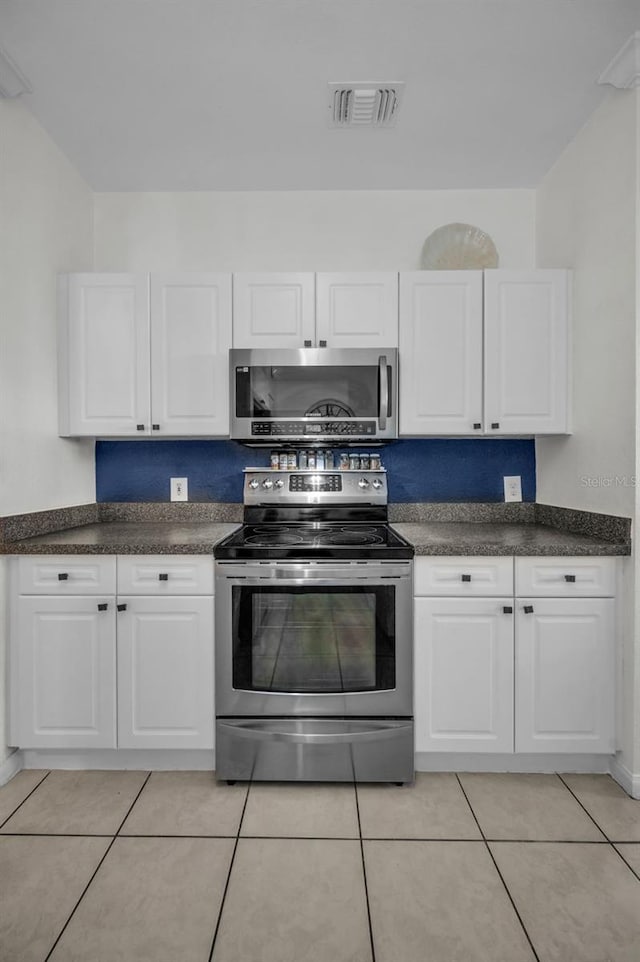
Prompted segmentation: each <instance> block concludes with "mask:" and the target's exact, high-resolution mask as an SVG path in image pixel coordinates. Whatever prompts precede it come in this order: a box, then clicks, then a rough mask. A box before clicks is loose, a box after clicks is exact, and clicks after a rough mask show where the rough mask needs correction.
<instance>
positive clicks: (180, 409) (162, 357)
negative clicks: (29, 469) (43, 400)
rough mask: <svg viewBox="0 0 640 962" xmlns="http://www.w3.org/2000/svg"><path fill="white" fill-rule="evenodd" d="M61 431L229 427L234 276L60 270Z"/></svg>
mask: <svg viewBox="0 0 640 962" xmlns="http://www.w3.org/2000/svg"><path fill="white" fill-rule="evenodd" d="M58 330H59V335H58V344H59V410H60V416H59V417H60V434H61V435H62V436H63V437H64V436H88V437H126V436H128V435H131V436H135V437H141V436H142V437H144V436H147V435H153V436H171V437H193V436H201V437H208V436H219V435H226V434H228V433H229V399H228V391H229V387H228V384H229V375H228V351H229V347H230V346H231V275H230V274H166V275H165V274H161V275H152V276H151V283H149V276H148V275H146V274H144V275H135V274H69V275H66V276H63V277H61V278H60V315H59V328H58Z"/></svg>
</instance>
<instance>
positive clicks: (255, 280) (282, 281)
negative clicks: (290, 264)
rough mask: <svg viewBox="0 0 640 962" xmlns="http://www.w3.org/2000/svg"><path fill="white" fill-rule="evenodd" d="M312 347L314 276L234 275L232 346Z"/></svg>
mask: <svg viewBox="0 0 640 962" xmlns="http://www.w3.org/2000/svg"><path fill="white" fill-rule="evenodd" d="M305 341H309V344H307V347H312V346H313V345H314V342H315V274H311V273H307V274H299V273H298V274H275V273H269V274H234V275H233V346H234V347H241V348H254V347H255V348H261V347H288V348H298V347H304V346H305Z"/></svg>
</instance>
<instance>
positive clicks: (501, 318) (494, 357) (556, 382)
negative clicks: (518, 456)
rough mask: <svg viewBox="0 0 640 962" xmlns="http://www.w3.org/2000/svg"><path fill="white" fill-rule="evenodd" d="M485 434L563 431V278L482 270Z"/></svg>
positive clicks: (565, 305) (565, 295) (565, 311)
mask: <svg viewBox="0 0 640 962" xmlns="http://www.w3.org/2000/svg"><path fill="white" fill-rule="evenodd" d="M484 337H485V430H486V433H487V434H562V433H565V432H566V431H567V430H568V417H567V413H568V412H567V406H568V397H567V395H568V390H567V388H568V377H567V370H568V355H569V345H568V337H569V329H568V274H567V271H564V270H537V271H485V275H484Z"/></svg>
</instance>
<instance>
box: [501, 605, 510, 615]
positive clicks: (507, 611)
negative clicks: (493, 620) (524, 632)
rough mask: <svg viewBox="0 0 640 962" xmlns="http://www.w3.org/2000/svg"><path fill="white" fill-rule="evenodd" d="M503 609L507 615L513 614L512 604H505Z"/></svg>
mask: <svg viewBox="0 0 640 962" xmlns="http://www.w3.org/2000/svg"><path fill="white" fill-rule="evenodd" d="M502 610H503V612H504V613H505V615H512V614H513V608H512V607H511V605H503V607H502Z"/></svg>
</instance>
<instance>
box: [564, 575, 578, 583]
mask: <svg viewBox="0 0 640 962" xmlns="http://www.w3.org/2000/svg"><path fill="white" fill-rule="evenodd" d="M564 580H565V581H571V582H574V581H575V580H576V576H575V575H565V576H564Z"/></svg>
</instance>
